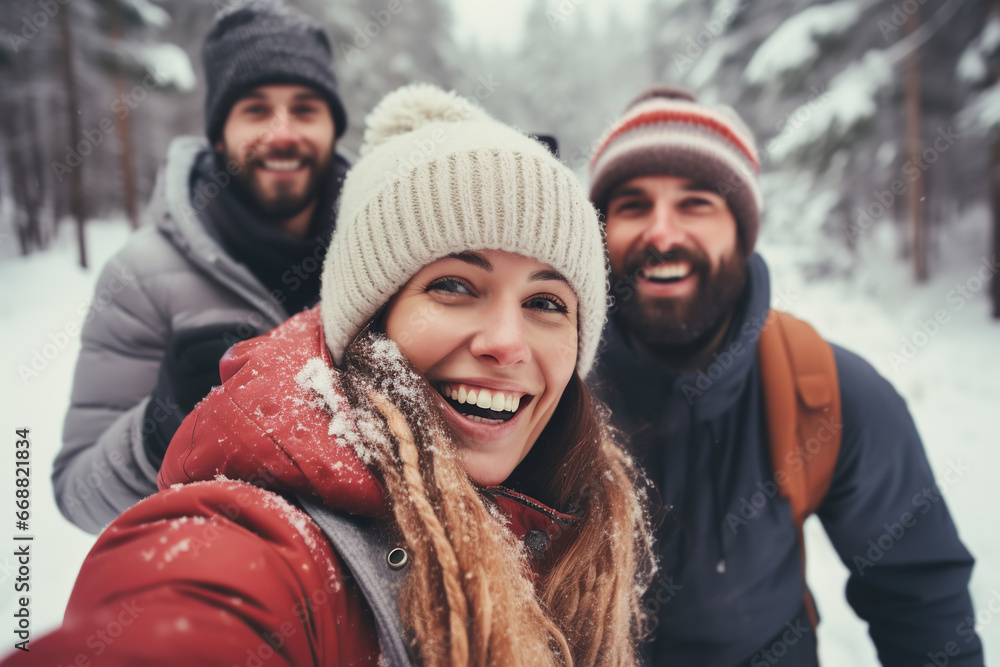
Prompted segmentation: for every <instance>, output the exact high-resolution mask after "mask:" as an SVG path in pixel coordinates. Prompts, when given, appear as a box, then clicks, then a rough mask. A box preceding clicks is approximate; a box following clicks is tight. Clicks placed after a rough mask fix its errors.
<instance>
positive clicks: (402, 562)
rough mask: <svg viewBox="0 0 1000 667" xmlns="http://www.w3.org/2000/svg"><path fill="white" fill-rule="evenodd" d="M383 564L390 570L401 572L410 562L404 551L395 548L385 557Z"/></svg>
mask: <svg viewBox="0 0 1000 667" xmlns="http://www.w3.org/2000/svg"><path fill="white" fill-rule="evenodd" d="M385 562H386V563H388V564H389V568H390V569H393V570H402V569H403V568H404V567H406V566H407V564H408V563H409V562H410V556H409V554H407V553H406V550H405V549H401V548H400V547H396V548H395V549H393V550H392V551H390V552H389V554H388V555H387V556H386V557H385Z"/></svg>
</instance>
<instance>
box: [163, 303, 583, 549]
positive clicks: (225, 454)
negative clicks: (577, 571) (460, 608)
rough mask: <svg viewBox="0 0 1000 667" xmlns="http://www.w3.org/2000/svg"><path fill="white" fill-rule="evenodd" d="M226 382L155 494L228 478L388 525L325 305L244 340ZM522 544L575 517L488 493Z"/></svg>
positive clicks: (188, 427)
mask: <svg viewBox="0 0 1000 667" xmlns="http://www.w3.org/2000/svg"><path fill="white" fill-rule="evenodd" d="M219 370H220V373H221V376H222V381H223V384H222V386H220V387H216V388H215V389H213V390H212V391H211V393H209V395H208V396H207V397H206V398H205V399H204V400H203V401H202V402H201V403H199V404H198V406H197V407H196V408H195V410H194V412H192V413H191V414H190V415H189V416H188V418H187V419H185V420H184V423H183V424H182V425H181V427H180V429H179V430H178V431H177V433H176V434H175V435H174V438H173V440H172V441H171V443H170V447H169V448H168V450H167V453H166V456H165V457H164V459H163V464H162V465H161V467H160V473H159V477H158V480H157V481H158V485H159V488H160V489H161V490H162V489H166V488H169V487H170V486H172V485H174V484H186V483H189V482H195V481H204V480H211V479H215V478H217V477H218V476H220V475H221V476H223V477H226V478H230V479H239V480H243V481H245V482H250V483H253V484H255V485H258V486H263V487H264V488H267V489H270V490H272V491H276V492H279V493H300V494H306V495H312V496H315V497H317V498H318V499H319V500H320V501H321V502H322V503H323V504H324V505H326V506H327V507H329V508H330V509H333V510H336V511H344V512H349V513H351V514H359V515H362V516H370V517H375V518H387V517H388V516H389V514H390V511H389V507H388V504H387V502H386V497H385V489H384V487H383V486H382V484H381V482H380V481H379V480H378V478H377V477H376V476H375V475H374V474H373V473H372V472H371V470H369V469H368V467H367V466H366V465H365V463H364V461H365V460H369V456H370V455H369V453H368V452H366V450H365V449H364V447H365V445H364V442H363V439H362V438H360V437H359V436H358V433H359V431H358V428H357V425H356V424H355V421H354V417H353V414H352V411H351V409H350V407H349V405H348V403H347V400H346V398H345V397H344V396H343V394H342V393H341V390H340V384H339V379H338V376H337V372H336V371H335V370H334V367H333V365H332V362H331V358H330V354H329V351H328V350H327V347H326V343H325V339H324V334H323V327H322V323H321V318H320V313H319V308H318V307H316V308H312V309H311V310H307V311H304V312H302V313H300V314H298V315H296V316H294V317H292V318H291V319H290V320H288V321H287V322H285V323H284V324H282V325H281V326H279V327H278V328H276V329H274V330H273V331H271V332H270V333H269V334H267V335H265V336H262V337H260V338H255V339H252V340H249V341H246V342H242V343H238V344H236V345H235V346H233V348H232V349H230V351H229V352H228V353H227V354H226V356H225V357H223V359H222V361H221V362H220V364H219ZM486 492H487V493H489V494H490V495H491V496H492V497H493V498H494V500H495V501H496V502H497V504H498V505H499V506H500V508H501V509H502V510H503V511H504V512H505V513H506V514H507V515H508V516H510V517H511V519H512V521H511V524H510V528H511V530H512V532H514V534H515V535H517V536H518V537H523V536H524V535H525V534H526V533H527V532H529V531H532V530H539V531H543V532H544V533H545V534H546V535H547V536H549V537H556V536H558V537H559V538H560V539H558V540H555V541H556V542H562V541H563V540H562V538H564V537H566V536H568V535H569V534H571V533H573V532H575V531H573V530H567V528H570V527H572V526H575V525H576V524H577V523H578V520H577V518H576V517H573V516H571V515H568V514H564V513H562V512H558V511H556V510H554V509H551V508H549V507H546V506H545V505H543V504H541V503H539V502H537V501H535V500H533V499H531V498H528V497H527V496H524V495H522V494H519V493H516V492H514V491H511V490H508V489H505V488H503V487H491V488H488V489H486Z"/></svg>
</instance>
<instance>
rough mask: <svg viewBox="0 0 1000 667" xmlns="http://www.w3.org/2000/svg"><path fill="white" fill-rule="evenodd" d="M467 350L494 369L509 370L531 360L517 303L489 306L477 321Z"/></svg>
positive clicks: (521, 314)
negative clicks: (493, 366)
mask: <svg viewBox="0 0 1000 667" xmlns="http://www.w3.org/2000/svg"><path fill="white" fill-rule="evenodd" d="M478 329H479V330H478V332H477V333H476V335H475V336H474V337H473V339H472V344H471V346H470V349H471V351H472V353H473V354H474V355H475V356H476V357H479V358H483V359H486V360H488V361H490V362H491V363H495V364H496V365H498V366H512V365H515V364H519V363H524V362H526V361H529V360H530V359H531V349H530V348H529V347H528V340H527V337H526V335H525V333H526V332H525V330H524V309H523V308H522V307H521V304H520V302H513V301H511V302H506V301H503V302H501V301H497V302H494V303H492V304H490V305H489V306H488V307H487V308H486V310H485V312H484V313H483V314H482V317H481V318H480V320H479V324H478Z"/></svg>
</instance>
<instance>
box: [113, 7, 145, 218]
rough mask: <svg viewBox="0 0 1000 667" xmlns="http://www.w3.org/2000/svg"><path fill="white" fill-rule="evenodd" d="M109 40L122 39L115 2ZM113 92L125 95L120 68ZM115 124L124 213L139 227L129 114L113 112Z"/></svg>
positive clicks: (116, 72)
mask: <svg viewBox="0 0 1000 667" xmlns="http://www.w3.org/2000/svg"><path fill="white" fill-rule="evenodd" d="M110 16H111V42H112V43H113V44H114V45H115V46H116V47H117V45H118V44H119V43H120V42H121V39H122V30H121V24H120V23H119V21H118V6H117V3H116V2H112V3H111V8H110ZM114 80H115V94H116V95H117V96H118V98H119V99H121V98H123V97H124V96H125V92H126V91H125V77H124V76H123V75H122V72H121V68H118V69H117V70H116V71H115V73H114ZM115 119H116V120H115V125H116V128H117V130H118V150H119V151H120V153H119V156H118V157H119V159H120V160H121V170H122V186H123V188H124V190H125V192H124V197H125V214H126V215H127V216H128V222H129V225H131V226H132V229H138V228H139V206H138V204H137V202H136V196H135V165H134V164H133V162H132V132H131V128H130V127H129V116H127V115H126V116H125V117H124V118H123V117H122V114H117V113H116V114H115Z"/></svg>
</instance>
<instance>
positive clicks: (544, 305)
mask: <svg viewBox="0 0 1000 667" xmlns="http://www.w3.org/2000/svg"><path fill="white" fill-rule="evenodd" d="M524 305H525V306H526V307H528V308H532V309H534V310H544V311H548V312H550V313H565V312H567V310H566V306H564V305H563V304H562V303H560V302H559V301H557V300H556V299H554V298H552V297H546V296H535V297H532V298H530V299H528V300H527V301H526V302H525V303H524Z"/></svg>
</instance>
